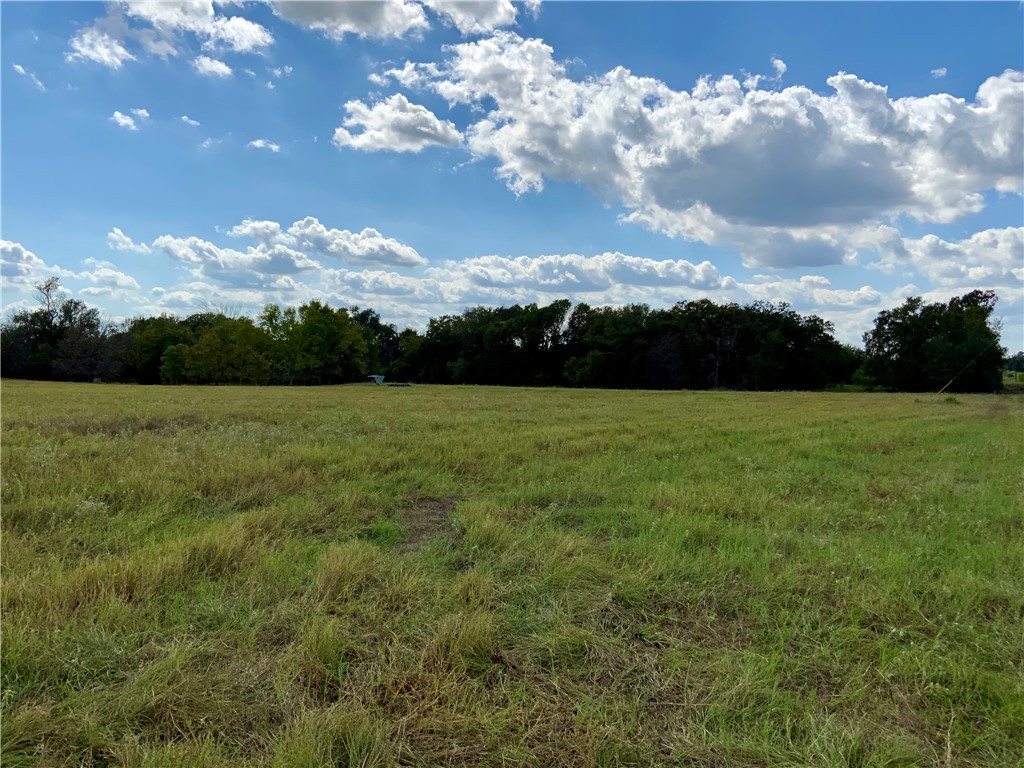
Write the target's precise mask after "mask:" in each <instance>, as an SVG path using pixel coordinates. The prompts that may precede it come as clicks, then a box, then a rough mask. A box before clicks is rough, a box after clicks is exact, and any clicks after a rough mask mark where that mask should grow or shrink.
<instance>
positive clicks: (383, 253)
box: [227, 216, 427, 267]
mask: <svg viewBox="0 0 1024 768" xmlns="http://www.w3.org/2000/svg"><path fill="white" fill-rule="evenodd" d="M227 234H228V235H229V236H230V237H246V238H249V239H252V240H256V241H258V242H259V243H260V245H263V246H270V245H283V246H287V247H289V248H294V249H296V250H298V251H301V252H303V253H306V254H309V255H310V256H314V257H319V258H334V259H339V260H341V261H343V262H345V263H347V264H381V265H388V266H394V267H420V266H423V265H425V264H426V263H427V262H426V259H424V258H423V257H422V256H420V255H419V254H418V253H417V252H416V249H415V248H413V247H411V246H409V245H405V244H404V243H400V242H399V241H397V240H395V239H393V238H388V237H384V236H383V235H382V234H381V233H380V232H378V231H377V230H375V229H373V228H369V227H368V228H366V229H364V230H362V231H361V232H350V231H349V230H347V229H333V228H330V229H329V228H327V227H325V226H324V225H323V224H321V223H320V221H319V220H317V219H316V218H314V217H312V216H307V217H306V218H304V219H300V220H299V221H296V222H295V223H293V224H292V225H291V226H290V227H289V228H288V229H287V230H283V229H282V227H281V225H280V224H278V223H277V222H276V221H257V220H254V219H246V220H245V221H243V222H242V223H241V224H239V225H237V226H235V227H232V228H231V229H229V230H228V232H227Z"/></svg>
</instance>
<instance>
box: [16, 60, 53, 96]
mask: <svg viewBox="0 0 1024 768" xmlns="http://www.w3.org/2000/svg"><path fill="white" fill-rule="evenodd" d="M12 68H13V69H14V71H15V72H17V73H18V74H19V75H21V76H22V77H27V78H28V80H29V82H30V83H32V85H34V86H35V87H36V88H38V89H39V90H40V91H45V90H46V86H45V85H43V81H42V80H40V79H39V78H38V77H36V74H35V72H29V71H28V70H27V69H25V68H24V67H23V66H21V64H14V65H12Z"/></svg>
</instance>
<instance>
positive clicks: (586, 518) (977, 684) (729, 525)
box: [0, 381, 1024, 768]
mask: <svg viewBox="0 0 1024 768" xmlns="http://www.w3.org/2000/svg"><path fill="white" fill-rule="evenodd" d="M2 427H3V433H2V435H3V441H2V471H3V475H2V503H3V507H2V534H3V535H2V540H0V542H2V553H0V554H2V564H3V580H2V608H3V617H2V618H3V622H2V633H3V634H2V638H3V646H2V675H3V681H2V708H3V709H2V750H3V754H2V763H3V765H4V766H5V768H14V767H15V766H28V765H38V766H78V765H116V766H153V767H155V766H167V767H170V766H186V765H187V766H280V767H282V768H283V767H289V768H290V767H295V768H299V767H300V766H301V767H306V766H308V767H309V768H313V767H314V766H326V765H330V766H364V767H366V768H370V767H371V766H372V767H381V766H392V765H408V766H519V765H534V766H544V767H547V766H607V767H610V766H837V767H838V766H859V767H866V766H985V767H986V768H988V767H992V766H997V767H998V766H1017V765H1020V761H1021V759H1022V755H1024V682H1022V681H1024V631H1022V626H1024V623H1022V622H1024V527H1022V510H1024V498H1022V496H1024V493H1022V490H1024V486H1022V469H1024V399H1022V398H1020V397H1018V396H980V395H979V396H972V395H956V396H955V397H946V396H935V395H891V394H826V393H770V394H766V393H759V394H752V393H738V392H624V391H619V392H613V391H595V390H586V391H584V390H578V391H577V390H565V389H500V388H477V387H426V386H421V387H411V388H408V389H392V388H387V387H373V386H372V385H357V386H344V387H324V388H287V389H286V388H231V387H213V388H194V387H135V386H128V385H67V384H54V383H27V382H15V381H7V382H4V384H3V387H2Z"/></svg>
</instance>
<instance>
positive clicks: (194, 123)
mask: <svg viewBox="0 0 1024 768" xmlns="http://www.w3.org/2000/svg"><path fill="white" fill-rule="evenodd" d="M181 122H183V123H185V125H190V126H192V127H193V128H198V127H199V126H200V122H199V121H198V120H193V119H192V118H191V117H189V116H188V115H182V116H181Z"/></svg>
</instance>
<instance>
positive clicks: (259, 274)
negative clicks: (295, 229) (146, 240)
mask: <svg viewBox="0 0 1024 768" xmlns="http://www.w3.org/2000/svg"><path fill="white" fill-rule="evenodd" d="M153 247H154V248H155V249H158V250H160V251H162V252H163V253H165V254H167V255H168V256H170V257H171V258H172V259H174V260H176V261H180V262H182V263H184V264H186V265H188V267H189V271H190V273H191V274H192V276H193V277H195V278H200V279H210V278H213V279H217V280H223V281H224V282H226V283H229V284H231V285H246V286H258V285H261V284H264V283H266V282H267V280H269V279H272V278H273V277H275V276H278V275H284V274H294V273H297V272H302V271H306V270H315V269H317V268H318V267H319V264H317V263H316V262H315V261H313V260H311V259H310V258H308V257H307V256H306V255H305V254H303V253H300V252H299V251H296V250H294V249H291V248H288V247H287V246H284V245H281V244H272V245H269V244H264V243H261V244H259V245H258V246H256V247H254V248H249V249H247V250H246V251H238V250H235V249H233V248H220V247H219V246H216V245H214V244H213V243H211V242H208V241H206V240H202V239H200V238H198V237H186V238H178V237H172V236H170V235H162V236H161V237H158V238H157V239H156V240H154V241H153Z"/></svg>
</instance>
